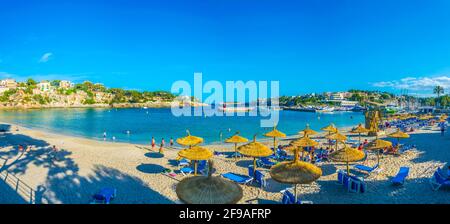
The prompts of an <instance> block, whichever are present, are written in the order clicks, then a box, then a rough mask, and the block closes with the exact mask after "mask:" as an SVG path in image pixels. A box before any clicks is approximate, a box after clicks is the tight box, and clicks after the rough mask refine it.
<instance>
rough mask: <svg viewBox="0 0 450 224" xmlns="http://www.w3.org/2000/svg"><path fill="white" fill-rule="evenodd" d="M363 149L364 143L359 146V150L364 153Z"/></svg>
mask: <svg viewBox="0 0 450 224" xmlns="http://www.w3.org/2000/svg"><path fill="white" fill-rule="evenodd" d="M363 147H364V146H363V144H362V143H361V144H359V146H358V150H359V151H362V150H363Z"/></svg>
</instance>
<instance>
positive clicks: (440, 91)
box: [433, 86, 444, 107]
mask: <svg viewBox="0 0 450 224" xmlns="http://www.w3.org/2000/svg"><path fill="white" fill-rule="evenodd" d="M433 93H434V94H436V95H437V98H436V101H437V103H436V104H437V106H438V107H439V106H440V105H439V104H440V103H439V97H440V96H441V94H444V88H443V87H442V86H435V87H434V89H433Z"/></svg>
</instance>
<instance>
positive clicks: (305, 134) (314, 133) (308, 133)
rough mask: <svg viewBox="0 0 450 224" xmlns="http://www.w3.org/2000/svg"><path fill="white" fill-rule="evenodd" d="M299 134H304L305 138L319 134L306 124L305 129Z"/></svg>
mask: <svg viewBox="0 0 450 224" xmlns="http://www.w3.org/2000/svg"><path fill="white" fill-rule="evenodd" d="M299 134H300V135H301V134H303V135H304V136H310V135H316V134H317V132H316V131H314V130H312V129H311V128H309V124H306V127H305V129H303V130H301V131H300V132H299Z"/></svg>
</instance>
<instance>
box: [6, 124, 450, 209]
mask: <svg viewBox="0 0 450 224" xmlns="http://www.w3.org/2000/svg"><path fill="white" fill-rule="evenodd" d="M3 126H5V127H7V131H6V132H4V133H1V134H0V174H1V175H0V177H2V180H5V179H8V178H13V177H6V178H5V175H6V173H8V174H9V175H13V176H14V177H17V178H18V179H19V180H20V181H19V184H17V181H11V179H8V180H10V181H9V182H8V181H0V190H1V191H2V194H0V203H28V202H29V201H30V200H31V201H33V202H34V203H37V204H39V203H44V204H46V203H51V204H53V203H56V204H59V203H75V204H78V203H89V202H90V199H91V196H92V195H93V194H94V193H96V192H97V191H98V190H99V189H101V188H102V187H108V186H111V187H115V188H117V198H115V199H114V201H113V203H118V204H121V203H145V204H149V203H178V198H177V196H176V193H175V186H176V184H177V182H178V181H180V180H182V179H183V178H184V176H183V175H182V174H177V175H176V176H175V177H169V176H166V175H163V174H161V172H162V171H163V170H164V169H165V168H169V169H173V170H177V166H176V162H175V158H177V152H178V149H174V148H166V149H164V156H162V155H161V154H159V153H158V152H154V151H151V150H150V147H149V146H148V145H147V146H145V145H136V144H128V143H114V142H103V141H96V140H90V139H85V138H79V137H72V136H64V135H59V134H55V133H49V132H45V131H41V130H32V129H28V128H25V127H19V126H17V125H14V124H3ZM17 128H18V130H16V129H17ZM299 129H300V128H299ZM347 131H348V130H347ZM389 131H391V132H392V131H393V130H388V132H389ZM344 133H346V132H344ZM322 134H323V133H322ZM352 138H353V139H357V137H356V136H352ZM316 139H318V140H320V141H322V142H324V139H323V138H321V137H320V136H319V137H316ZM368 139H369V140H370V139H372V138H368ZM287 142H288V139H286V140H283V141H281V142H280V143H281V144H286V143H287ZM402 143H405V144H413V145H416V146H417V149H414V150H409V151H406V152H405V153H403V154H402V155H399V156H394V155H384V156H383V157H382V160H381V167H382V168H383V170H382V172H380V173H379V174H372V175H370V176H369V177H368V178H367V179H365V181H366V183H367V192H366V193H363V194H357V193H349V192H347V191H346V190H345V189H344V188H343V187H342V186H340V185H338V184H337V181H336V179H337V174H336V171H337V170H338V169H345V165H344V164H342V163H335V162H325V163H323V164H322V165H321V166H320V167H321V168H322V171H323V176H322V177H321V178H320V179H319V180H317V181H316V182H314V183H313V184H310V185H302V186H300V187H299V188H298V189H299V192H300V194H299V198H300V199H302V200H308V201H313V203H315V204H328V203H346V204H347V203H357V204H360V203H420V204H422V203H450V194H449V190H448V189H441V190H439V191H433V190H431V187H430V185H429V179H430V177H431V176H432V175H433V173H434V171H435V170H436V169H437V167H439V166H443V165H445V164H446V163H447V162H449V161H450V153H449V150H450V135H449V133H446V134H445V136H441V135H440V133H439V131H438V129H437V127H432V128H431V129H430V130H418V131H416V132H414V133H411V138H408V139H403V140H402ZM19 144H23V145H27V146H31V149H30V150H29V151H26V152H20V151H19V149H18V145H19ZM265 144H268V145H271V144H272V141H271V140H268V141H265ZM53 145H55V146H56V147H57V149H58V151H57V152H54V151H53V150H52V146H53ZM206 147H207V148H209V149H211V150H215V151H220V152H225V151H227V152H231V151H232V150H233V146H232V145H207V146H206ZM213 160H214V161H215V168H216V172H215V173H214V174H213V175H220V174H222V173H225V172H235V173H240V174H246V173H247V168H246V167H247V166H248V165H250V164H251V163H252V159H251V158H242V159H239V160H238V161H235V160H234V159H231V158H225V157H221V156H215V157H214V158H213ZM366 164H367V165H369V166H372V165H375V164H376V155H374V154H371V153H370V154H369V156H368V159H367V161H366ZM400 166H408V167H410V173H409V176H408V178H407V180H406V182H405V184H404V186H400V187H399V186H392V185H391V182H390V178H391V177H392V176H394V175H395V174H396V173H397V172H398V170H399V167H400ZM260 169H261V170H262V171H263V172H265V173H267V175H266V176H267V178H268V186H267V187H266V188H264V189H260V188H259V187H257V186H256V185H250V186H243V189H244V197H243V198H242V200H241V201H240V203H279V202H280V199H281V193H279V191H280V190H282V189H285V188H286V187H291V186H289V185H284V184H280V183H277V182H275V181H274V180H272V179H270V175H269V174H268V170H267V169H262V168H260ZM14 180H16V179H14ZM17 185H20V187H17ZM27 189H28V190H27ZM3 192H4V193H3ZM30 192H34V193H30Z"/></svg>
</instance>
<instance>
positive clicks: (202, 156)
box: [178, 146, 213, 175]
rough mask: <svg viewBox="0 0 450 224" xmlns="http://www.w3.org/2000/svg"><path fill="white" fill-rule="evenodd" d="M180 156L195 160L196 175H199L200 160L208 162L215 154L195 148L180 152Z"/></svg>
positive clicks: (204, 149) (198, 147) (201, 148)
mask: <svg viewBox="0 0 450 224" xmlns="http://www.w3.org/2000/svg"><path fill="white" fill-rule="evenodd" d="M178 156H180V157H183V158H186V159H189V160H193V161H195V163H194V175H197V165H198V161H199V160H207V159H209V158H211V157H212V156H213V153H212V152H211V151H210V150H209V149H207V148H203V147H200V146H193V147H191V148H187V149H183V150H181V151H179V152H178Z"/></svg>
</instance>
